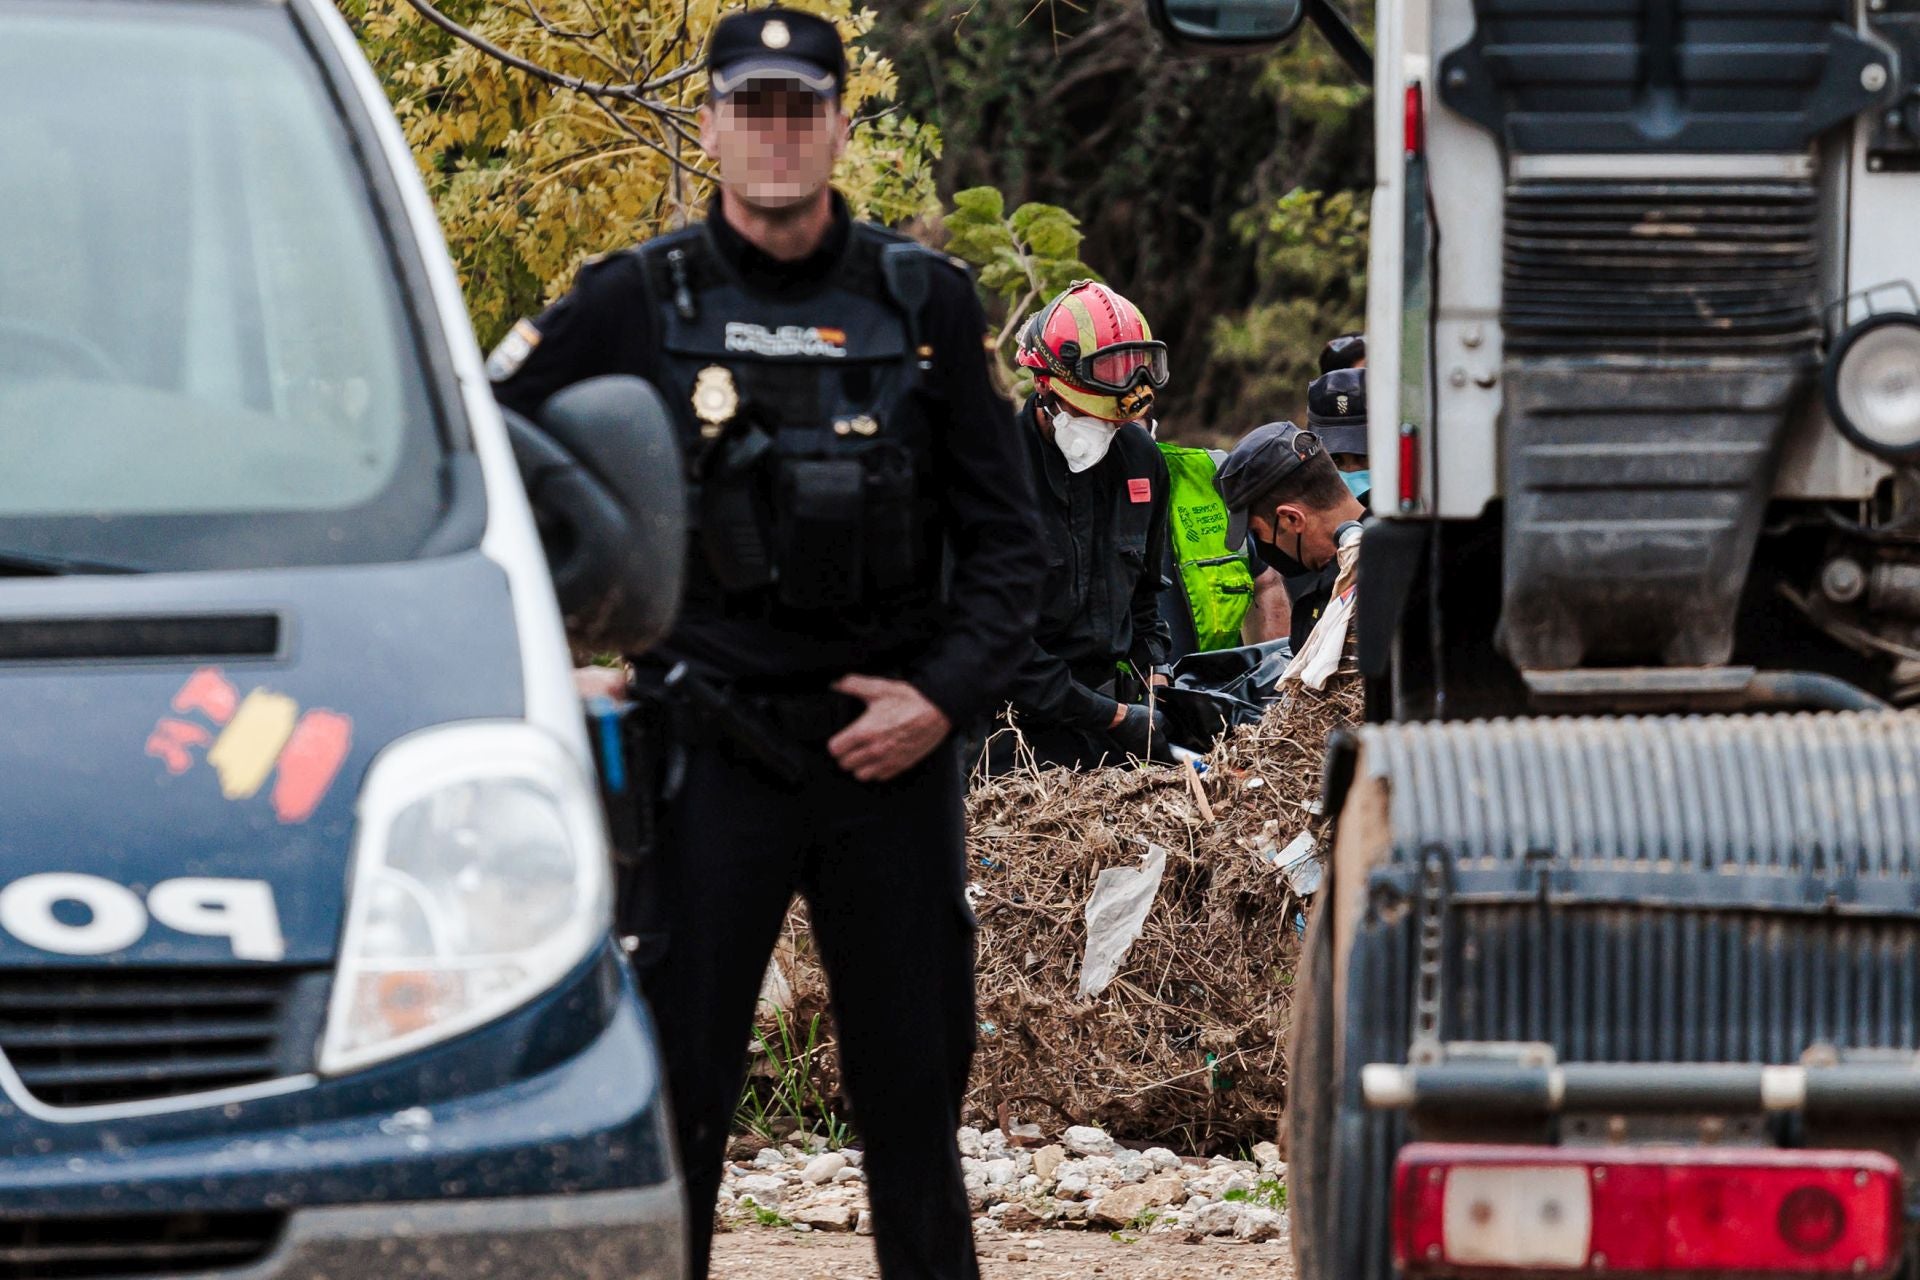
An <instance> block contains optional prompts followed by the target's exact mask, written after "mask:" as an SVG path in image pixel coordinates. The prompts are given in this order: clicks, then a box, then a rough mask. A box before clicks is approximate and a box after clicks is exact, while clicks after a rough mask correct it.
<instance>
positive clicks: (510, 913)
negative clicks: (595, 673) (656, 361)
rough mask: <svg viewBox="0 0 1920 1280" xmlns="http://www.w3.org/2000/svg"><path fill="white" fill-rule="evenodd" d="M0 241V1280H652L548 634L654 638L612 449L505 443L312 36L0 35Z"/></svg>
mask: <svg viewBox="0 0 1920 1280" xmlns="http://www.w3.org/2000/svg"><path fill="white" fill-rule="evenodd" d="M0 232H3V233H4V240H3V241H0V1275H6V1276H15V1277H79V1276H87V1277H108V1276H113V1277H120V1276H129V1277H131V1276H141V1277H148V1276H154V1277H173V1276H187V1275H191V1276H195V1277H205V1276H211V1275H224V1274H231V1275H234V1276H244V1277H249V1278H252V1277H274V1278H278V1277H290V1278H291V1277H321V1276H328V1277H341V1278H347V1277H352V1278H356V1280H359V1278H369V1280H370V1278H372V1277H381V1278H382V1280H386V1278H392V1277H409V1276H422V1275H427V1274H433V1275H463V1276H498V1277H513V1278H514V1280H540V1278H543V1277H561V1276H565V1277H589V1278H592V1277H603V1276H604V1277H616V1276H617V1277H620V1278H621V1280H648V1278H655V1277H678V1276H680V1275H681V1274H682V1273H683V1259H682V1247H683V1246H682V1241H681V1236H682V1229H683V1221H684V1210H683V1205H682V1192H681V1186H680V1181H679V1175H678V1172H677V1169H676V1166H675V1163H674V1158H673V1155H672V1151H671V1148H670V1145H669V1140H668V1127H667V1124H666V1113H665V1102H664V1099H663V1096H662V1090H661V1078H660V1072H659V1068H658V1058H657V1054H656V1048H655V1043H654V1037H653V1032H652V1029H651V1025H650V1023H649V1020H648V1017H647V1013H646V1010H645V1008H644V1006H643V1004H642V1003H641V1001H640V999H639V997H638V995H637V994H636V992H635V988H634V984H633V981H632V978H631V976H630V973H629V971H628V967H627V965H626V964H625V963H624V961H623V959H622V957H621V955H620V953H619V949H618V947H617V946H616V945H614V943H613V941H612V939H611V937H610V928H609V920H610V907H609V902H610V899H611V896H612V889H611V880H612V878H613V874H614V873H613V868H612V865H611V859H610V855H609V847H608V838H607V830H606V822H605V818H604V816H603V811H602V807H601V804H600V795H599V780H598V779H597V778H596V776H595V771H596V757H595V754H594V751H593V749H592V746H591V743H590V737H589V734H588V732H587V731H586V727H585V724H584V723H583V717H582V714H581V706H580V702H579V700H578V698H577V697H576V695H575V694H574V692H573V686H572V683H571V667H572V662H571V655H570V652H569V648H568V637H567V633H566V628H565V625H564V623H563V617H562V611H561V606H562V605H565V606H567V607H568V608H570V609H571V610H573V611H574V613H575V614H576V618H577V620H578V621H580V634H582V635H586V636H588V637H590V638H592V639H594V640H597V641H599V642H604V643H610V644H622V645H632V646H639V645H642V644H644V643H645V642H646V641H647V640H648V639H650V638H651V637H653V636H655V635H657V634H659V633H660V632H661V631H662V630H663V629H664V627H665V625H666V623H667V621H668V620H669V618H670V615H671V610H672V607H673V604H674V600H675V597H676V595H677V592H678V575H679V570H678V565H679V564H680V547H679V543H678V541H677V539H678V538H679V537H680V536H682V535H681V534H680V532H679V521H678V519H677V514H676V513H677V511H678V506H677V504H678V503H679V502H680V501H681V498H680V495H679V493H678V491H677V486H678V484H679V480H678V475H679V469H678V467H677V466H675V465H660V463H661V459H662V458H663V457H667V458H669V460H670V452H671V449H672V440H671V436H670V433H669V432H668V430H667V426H666V422H665V419H664V416H663V415H661V413H660V412H659V408H658V404H657V401H652V400H650V399H649V397H648V393H646V392H645V390H644V388H641V387H638V386H636V385H626V384H621V383H614V384H609V385H600V386H587V387H584V388H582V389H580V390H579V391H578V393H577V394H575V395H573V396H572V397H571V399H569V398H568V397H561V398H560V399H559V400H558V401H557V402H556V404H555V406H554V408H553V410H552V412H551V413H550V414H549V415H548V416H549V418H550V419H551V421H549V422H543V423H542V424H540V425H539V426H537V427H536V426H534V425H532V424H524V423H523V424H519V426H518V429H517V434H516V435H512V436H510V434H509V431H508V429H507V428H506V427H505V426H504V425H503V423H502V421H501V417H500V414H499V412H498V411H497V410H496V409H495V407H494V405H493V402H492V399H491V397H490V395H489V393H488V389H487V380H486V377H485V374H484V372H483V370H482V366H481V360H480V356H479V354H478V351H477V348H476V346H475V343H474V339H473V335H472V332H471V330H470V328H469V325H468V322H467V319H466V316H465V312H464V310H463V308H462V303H461V296H460V291H459V286H458V283H457V281H456V279H455V277H454V273H453V270H452V268H451V265H450V263H449V261H448V258H447V254H446V250H445V247H444V245H443V243H442V241H441V238H440V232H439V229H438V225H437V223H436V221H435V218H434V212H433V208H432V206H431V204H430V203H429V201H428V198H427V195H426V192H425V189H424V188H423V186H422V185H421V183H420V181H419V178H418V175H417V173H416V170H415V167H414V161H413V158H412V157H411V156H410V155H409V153H408V150H407V147H406V144H405V142H404V139H403V138H402V135H401V133H400V131H399V129H398V127H397V126H396V124H395V122H394V120H393V118H392V115H391V113H390V111H389V109H388V107H387V104H386V101H385V99H384V97H383V96H382V93H381V90H380V87H379V84H378V83H377V81H376V80H375V78H374V76H373V74H372V72H371V71H370V70H369V68H368V67H367V65H366V64H365V62H364V61H363V60H362V58H361V56H360V54H359V52H358V51H357V49H356V47H355V44H354V41H353V37H352V35H351V33H350V32H349V30H348V28H347V26H346V25H345V23H344V22H343V21H342V20H341V18H340V16H339V15H338V14H337V13H336V12H334V10H333V9H332V8H331V7H330V6H328V5H327V4H326V3H325V0H138V2H137V3H129V2H124V0H7V3H5V4H4V5H0ZM616 437H617V439H618V440H619V441H620V442H621V447H620V449H618V450H615V449H613V448H610V447H609V442H610V441H611V440H613V439H615V438H616ZM662 451H665V452H664V453H663V452H662ZM517 461H518V462H520V463H524V464H525V466H526V472H527V476H528V478H529V480H530V482H531V483H532V484H533V485H534V486H535V488H536V493H535V504H534V505H530V504H529V501H528V497H527V492H526V491H525V490H524V489H523V487H522V476H521V473H520V470H519V468H517V466H516V462H517ZM543 503H544V510H543V509H541V505H540V504H543ZM543 544H544V545H543ZM583 582H591V583H592V584H594V586H593V589H592V590H587V589H586V588H584V587H582V586H581V585H580V584H581V583H583ZM556 583H558V585H559V587H560V590H559V592H558V593H556Z"/></svg>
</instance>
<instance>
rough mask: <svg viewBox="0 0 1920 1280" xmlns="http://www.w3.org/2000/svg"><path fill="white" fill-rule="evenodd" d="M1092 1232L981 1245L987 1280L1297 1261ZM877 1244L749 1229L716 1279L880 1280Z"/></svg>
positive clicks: (1247, 1249) (719, 1259)
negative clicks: (874, 1261)
mask: <svg viewBox="0 0 1920 1280" xmlns="http://www.w3.org/2000/svg"><path fill="white" fill-rule="evenodd" d="M1129 1239H1131V1243H1128V1242H1126V1241H1124V1240H1115V1239H1113V1238H1112V1237H1111V1236H1108V1235H1104V1234H1096V1233H1094V1232H1091V1231H1037V1232H1034V1233H1032V1234H1029V1235H1009V1236H1007V1237H1005V1238H1004V1239H999V1240H982V1241H981V1242H980V1273H981V1275H982V1277H983V1278H984V1280H1085V1278H1086V1277H1088V1276H1102V1277H1105V1278H1106V1280H1289V1278H1290V1277H1291V1276H1292V1275H1293V1257H1292V1255H1291V1254H1290V1253H1289V1251H1288V1247H1287V1242H1286V1241H1285V1240H1284V1239H1282V1240H1278V1241H1268V1242H1265V1243H1260V1244H1249V1243H1245V1242H1242V1241H1237V1240H1233V1239H1231V1238H1230V1237H1229V1238H1212V1237H1203V1238H1202V1240H1201V1242H1200V1243H1198V1244H1189V1243H1187V1242H1186V1241H1185V1240H1184V1239H1183V1238H1182V1237H1179V1236H1173V1235H1157V1236H1156V1235H1148V1236H1141V1237H1130V1238H1129ZM879 1274H880V1273H879V1271H877V1270H876V1269H875V1267H874V1264H873V1242H872V1241H871V1240H862V1239H860V1238H858V1237H854V1236H845V1235H819V1234H815V1235H796V1234H794V1233H793V1232H792V1231H790V1230H783V1229H781V1228H775V1227H757V1226H756V1227H748V1228H744V1229H741V1230H736V1231H732V1232H729V1233H727V1234H725V1235H722V1236H718V1237H716V1238H715V1240H714V1248H713V1280H876V1278H877V1277H878V1276H879Z"/></svg>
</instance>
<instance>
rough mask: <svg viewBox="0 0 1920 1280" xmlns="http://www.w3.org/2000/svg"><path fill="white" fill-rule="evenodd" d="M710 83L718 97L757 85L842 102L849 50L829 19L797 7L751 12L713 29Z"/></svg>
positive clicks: (728, 18)
mask: <svg viewBox="0 0 1920 1280" xmlns="http://www.w3.org/2000/svg"><path fill="white" fill-rule="evenodd" d="M707 79H708V83H709V85H710V86H711V87H712V90H713V95H714V96H715V97H716V98H724V97H726V96H727V95H728V94H730V93H733V92H734V91H735V90H737V89H739V88H740V86H742V85H744V84H747V83H749V82H758V81H774V82H779V83H784V84H786V85H789V86H800V87H802V88H806V89H811V90H812V91H813V92H815V93H818V94H821V95H823V96H824V95H827V94H831V95H833V96H834V97H836V98H837V97H839V96H840V94H841V91H842V90H844V89H845V88H846V85H847V50H846V46H844V45H843V44H841V43H840V32H839V31H838V30H837V29H836V28H835V27H834V25H833V24H832V23H831V22H828V21H827V20H826V19H825V18H822V17H818V16H816V15H814V14H811V13H802V12H801V11H800V10H798V9H749V10H747V11H746V12H745V13H734V14H729V15H728V16H726V17H725V18H722V19H721V20H720V22H719V25H717V26H715V27H714V29H713V40H712V42H711V43H710V44H709V45H708V46H707Z"/></svg>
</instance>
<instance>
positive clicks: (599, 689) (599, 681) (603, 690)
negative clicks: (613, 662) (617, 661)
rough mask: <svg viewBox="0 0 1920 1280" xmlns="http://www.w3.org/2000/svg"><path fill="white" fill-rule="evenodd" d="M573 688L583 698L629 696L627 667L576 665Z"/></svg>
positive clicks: (622, 665)
mask: <svg viewBox="0 0 1920 1280" xmlns="http://www.w3.org/2000/svg"><path fill="white" fill-rule="evenodd" d="M573 688H574V691H575V692H576V693H578V694H579V695H580V696H581V697H582V698H624V697H626V696H627V668H626V664H624V663H622V664H621V665H620V666H617V667H575V668H574V669H573Z"/></svg>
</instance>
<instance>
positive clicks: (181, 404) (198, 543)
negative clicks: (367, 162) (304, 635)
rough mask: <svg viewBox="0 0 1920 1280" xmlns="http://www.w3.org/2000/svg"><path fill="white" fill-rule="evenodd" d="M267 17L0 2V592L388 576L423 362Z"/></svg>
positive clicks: (412, 452) (285, 25) (232, 11)
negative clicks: (98, 574) (50, 585)
mask: <svg viewBox="0 0 1920 1280" xmlns="http://www.w3.org/2000/svg"><path fill="white" fill-rule="evenodd" d="M397 275H398V272H397V269H396V266H395V260H394V257H393V254H392V253H391V252H390V250H389V247H388V245H387V243H386V241H385V240H384V238H383V236H382V234H381V224H380V222H379V220H378V218H377V216H376V213H375V207H374V203H373V200H372V197H371V195H370V194H369V189H368V181H367V177H366V175H365V173H364V171H363V169H362V167H361V164H360V161H359V158H358V154H357V153H356V151H355V149H354V146H353V143H352V139H351V135H350V132H349V129H348V126H347V125H346V123H345V122H344V121H343V119H342V117H341V113H340V108H339V107H337V106H336V104H335V103H334V101H333V99H332V97H331V96H330V94H329V91H328V88H327V85H326V83H325V81H324V80H323V78H322V75H321V72H320V70H319V68H318V66H317V65H316V63H315V61H314V55H313V53H312V52H311V51H310V50H309V49H308V48H307V46H306V45H305V44H304V43H303V42H302V39H301V37H300V34H299V32H298V31H297V29H296V28H295V26H294V25H293V19H292V18H291V17H290V16H289V15H288V13H287V11H286V10H285V9H284V8H283V7H281V6H278V5H273V6H268V5H260V6H253V5H249V4H234V3H216V4H197V3H175V2H173V0H168V2H167V3H160V4H155V3H152V2H151V0H141V2H140V3H116V2H114V0H83V2H82V3H71V2H70V0H69V2H64V3H59V4H51V3H48V4H40V3H35V2H34V0H26V2H25V3H8V4H5V5H0V573H4V572H6V571H7V570H6V567H5V566H6V563H7V562H9V560H11V562H12V564H13V565H14V567H15V568H16V569H18V568H20V567H21V566H24V565H27V564H28V563H29V562H30V561H31V560H32V559H33V558H34V557H40V558H42V559H43V560H44V561H46V562H48V563H53V562H59V563H64V564H66V565H68V566H69V568H70V569H84V568H86V567H90V566H91V567H99V566H103V565H106V566H124V567H127V568H132V569H193V568H244V567H266V566H273V565H296V564H319V563H347V562H359V561H373V560H390V559H402V558H406V557H409V556H411V555H413V554H415V553H416V552H417V551H418V549H419V548H420V546H421V544H422V542H423V541H424V540H425V539H426V537H427V535H428V534H429V533H430V532H431V531H432V530H433V528H434V527H435V525H436V524H437V523H438V522H439V520H440V518H441V515H442V508H443V497H442V493H441V472H442V466H441V464H442V461H443V458H444V453H445V450H444V448H443V445H442V442H441V438H440V433H439V429H438V424H437V419H436V411H435V405H434V401H433V399H432V397H431V396H430V395H429V392H428V388H427V385H426V378H425V374H424V373H423V372H422V368H421V358H420V355H419V352H420V350H421V341H420V338H419V336H418V335H417V334H416V332H415V331H414V329H413V327H412V324H411V322H410V320H409V317H408V313H407V311H406V308H405V306H404V302H403V299H402V296H401V293H400V287H399V283H398V280H397Z"/></svg>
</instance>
